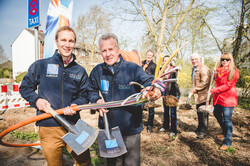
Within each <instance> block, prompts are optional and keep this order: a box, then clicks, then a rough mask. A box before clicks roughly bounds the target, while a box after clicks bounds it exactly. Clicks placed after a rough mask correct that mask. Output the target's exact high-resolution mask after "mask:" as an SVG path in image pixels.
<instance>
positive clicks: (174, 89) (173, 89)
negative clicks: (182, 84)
mask: <svg viewBox="0 0 250 166" xmlns="http://www.w3.org/2000/svg"><path fill="white" fill-rule="evenodd" d="M177 72H178V70H176V72H173V73H171V74H170V77H169V79H173V78H177ZM167 95H173V96H175V97H176V96H180V95H181V93H180V89H179V86H178V84H177V82H169V83H166V88H165V96H167Z"/></svg>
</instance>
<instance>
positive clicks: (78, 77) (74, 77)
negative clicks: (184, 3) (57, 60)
mask: <svg viewBox="0 0 250 166" xmlns="http://www.w3.org/2000/svg"><path fill="white" fill-rule="evenodd" d="M69 77H70V78H73V79H77V80H80V79H81V77H82V76H81V75H79V74H73V73H70V74H69Z"/></svg>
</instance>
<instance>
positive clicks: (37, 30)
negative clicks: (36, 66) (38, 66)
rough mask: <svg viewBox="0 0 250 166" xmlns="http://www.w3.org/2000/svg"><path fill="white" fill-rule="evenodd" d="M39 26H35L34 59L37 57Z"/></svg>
mask: <svg viewBox="0 0 250 166" xmlns="http://www.w3.org/2000/svg"><path fill="white" fill-rule="evenodd" d="M38 32H39V26H37V27H35V55H36V56H35V60H38V59H39V40H38Z"/></svg>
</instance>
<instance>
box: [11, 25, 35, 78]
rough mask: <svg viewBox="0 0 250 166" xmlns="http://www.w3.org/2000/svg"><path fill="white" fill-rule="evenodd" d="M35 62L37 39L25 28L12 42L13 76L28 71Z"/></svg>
mask: <svg viewBox="0 0 250 166" xmlns="http://www.w3.org/2000/svg"><path fill="white" fill-rule="evenodd" d="M33 62H35V39H34V36H33V35H32V34H31V33H29V32H28V31H27V30H25V29H24V30H23V31H22V32H21V34H20V35H19V36H18V37H17V39H16V40H15V41H14V43H13V44H12V65H13V68H12V69H13V78H14V79H15V78H16V76H17V75H19V74H20V73H22V72H25V71H28V68H29V66H30V65H31V64H32V63H33Z"/></svg>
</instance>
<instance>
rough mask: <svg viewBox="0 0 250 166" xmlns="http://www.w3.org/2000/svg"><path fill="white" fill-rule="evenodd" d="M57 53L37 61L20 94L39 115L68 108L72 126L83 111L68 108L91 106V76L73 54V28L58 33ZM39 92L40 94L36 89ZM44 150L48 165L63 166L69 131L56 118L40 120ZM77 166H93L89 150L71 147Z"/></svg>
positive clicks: (56, 38)
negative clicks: (65, 137) (75, 149)
mask: <svg viewBox="0 0 250 166" xmlns="http://www.w3.org/2000/svg"><path fill="white" fill-rule="evenodd" d="M55 42H56V45H57V48H58V49H57V50H56V51H55V53H54V55H53V56H52V57H51V58H47V59H41V60H38V61H36V62H34V63H33V64H32V65H31V66H30V67H29V70H28V73H27V74H26V75H25V76H24V78H23V81H22V84H21V86H20V93H21V95H22V97H23V98H25V99H26V100H27V101H28V102H29V103H30V105H31V106H32V107H34V108H36V109H37V114H38V115H39V114H43V113H45V112H46V113H49V111H48V108H49V107H52V108H53V109H54V110H56V109H60V108H64V107H66V108H65V109H64V117H65V118H66V120H67V121H68V122H69V123H71V124H72V125H74V124H76V122H77V121H78V120H79V119H80V114H79V112H75V111H74V110H72V109H71V108H69V107H68V106H71V105H74V104H79V105H80V104H87V103H88V99H87V86H88V75H87V73H86V71H85V69H84V68H83V67H81V66H80V65H78V64H77V63H76V62H75V59H76V57H75V55H74V54H73V53H72V52H73V50H74V46H75V43H76V34H75V32H74V31H73V29H71V28H70V27H67V26H64V27H61V28H59V29H58V30H57V32H56V36H55ZM37 89H38V93H37V92H36V90H37ZM36 125H37V126H39V131H38V134H39V138H40V142H41V147H42V149H43V153H44V156H45V159H46V161H47V164H48V165H53V166H62V164H63V163H62V155H63V153H62V151H63V147H64V146H65V142H64V141H63V139H62V138H61V137H62V136H64V135H65V134H66V133H67V131H66V130H65V129H64V128H63V127H62V126H61V125H60V124H59V123H58V122H57V121H56V120H55V119H54V118H48V119H45V120H41V121H38V122H37V123H36ZM67 150H68V151H69V152H70V153H71V154H72V156H73V158H74V160H75V163H76V165H90V164H91V159H90V154H89V150H87V151H85V152H84V153H82V154H81V155H79V156H77V155H76V153H74V152H73V151H72V150H71V149H70V148H69V147H68V146H67Z"/></svg>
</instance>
